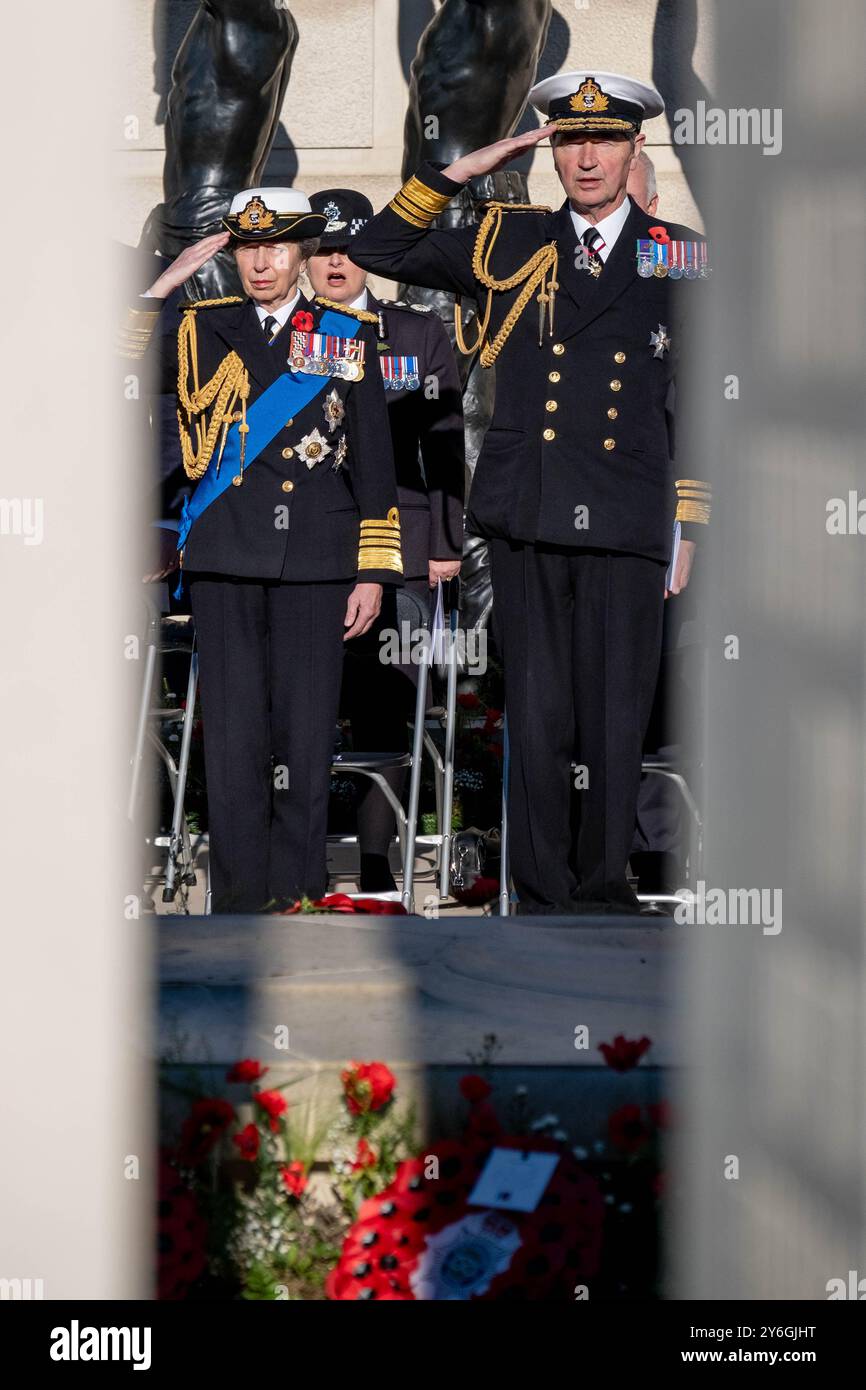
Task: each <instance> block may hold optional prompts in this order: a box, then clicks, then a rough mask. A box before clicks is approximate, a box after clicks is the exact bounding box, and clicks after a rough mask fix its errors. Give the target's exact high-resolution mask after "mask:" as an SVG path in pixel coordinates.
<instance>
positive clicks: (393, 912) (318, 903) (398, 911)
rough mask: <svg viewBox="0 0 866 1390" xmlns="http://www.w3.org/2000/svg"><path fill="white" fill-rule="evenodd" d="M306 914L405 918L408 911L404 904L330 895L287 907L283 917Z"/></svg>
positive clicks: (346, 895)
mask: <svg viewBox="0 0 866 1390" xmlns="http://www.w3.org/2000/svg"><path fill="white" fill-rule="evenodd" d="M299 912H304V913H309V912H361V913H369V914H370V916H378V917H395V916H396V917H405V916H406V909H405V907H404V906H403V904H402V903H395V902H388V901H385V900H382V899H380V898H350V897H349V895H348V893H328V894H327V895H326V896H325V897H324V898H316V899H315V901H313V902H308V903H304V902H302V901H301V900H298V902H296V903H293V904H292V906H291V907H287V908H286V909H285V911H284V912H283V913H282V916H283V917H294V916H295V915H296V914H297V913H299Z"/></svg>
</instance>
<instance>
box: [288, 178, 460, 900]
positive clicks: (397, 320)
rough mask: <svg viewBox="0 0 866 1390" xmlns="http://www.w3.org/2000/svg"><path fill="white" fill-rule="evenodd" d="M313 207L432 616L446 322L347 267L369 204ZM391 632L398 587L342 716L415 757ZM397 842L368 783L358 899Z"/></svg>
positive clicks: (376, 884)
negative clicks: (379, 404) (356, 337)
mask: <svg viewBox="0 0 866 1390" xmlns="http://www.w3.org/2000/svg"><path fill="white" fill-rule="evenodd" d="M310 203H311V205H312V207H313V209H314V211H316V212H320V213H322V215H323V216H324V217H326V218H327V219H328V220H327V223H326V225H325V230H324V232H323V233H322V236H321V237H320V239H319V249H318V250H317V251H316V252H315V254H314V255H313V256H311V257H310V259H309V261H308V262H307V274H308V276H309V278H310V282H311V284H312V286H313V289H314V290H315V291H316V295H317V302H321V303H330V304H331V305H341V306H342V305H349V306H350V307H351V308H353V309H357V310H360V311H366V312H367V313H369V314H371V315H372V316H373V317H374V319H375V323H376V332H377V337H378V342H377V350H378V351H377V356H378V361H379V367H380V370H381V372H382V378H383V381H384V384H385V388H386V399H387V401H388V419H389V422H390V425H391V441H392V444H393V448H394V463H395V466H396V470H397V498H398V505H399V508H400V525H401V542H402V549H403V574H404V579H405V587H406V589H408V590H409V591H411V592H412V593H414V594H415V595H416V597H417V598H418V600H419V612H420V613H422V614H423V615H424V616H425V617H426V616H427V614H428V613H429V601H430V590H431V589H433V588H435V587H436V585H437V584H438V583H439V581H440V580H442V581H446V580H449V579H453V578H454V576H455V575H456V574H458V573H459V571H460V557H461V554H462V549H463V488H464V472H465V450H464V436H463V404H462V399H461V392H460V377H459V374H458V371H457V363H456V361H455V358H454V353H453V351H452V348H451V343H450V342H449V339H448V335H447V333H446V332H445V329H444V328H443V326H442V323H441V320H440V319H439V318H438V317H437V315H436V314H435V313H433V312H432V311H430V310H429V309H427V306H426V305H421V304H416V305H412V306H411V307H410V306H409V305H408V304H400V303H396V304H395V303H393V302H391V301H389V300H380V299H377V298H376V297H375V296H374V295H373V294H372V293H371V292H370V291H369V290H368V289H367V285H366V281H367V272H366V271H364V270H362V269H361V268H360V266H357V265H356V264H355V262H354V261H353V260H352V259H351V251H352V246H353V244H354V239H355V237H356V236H357V234H358V232H359V231H360V230H361V228H362V227H364V226H365V225H366V223H367V222H368V221H369V219H370V218H371V217H372V215H373V207H372V204H371V203H370V201H369V199H367V198H365V197H364V195H363V194H362V193H357V192H355V191H354V190H353V189H349V188H329V189H326V190H325V191H324V192H321V193H314V194H313V195H312V196H311V198H310ZM319 297H320V298H319ZM414 626H415V624H413V627H414ZM388 630H391V631H399V627H398V620H397V611H396V592H395V591H394V590H393V589H392V590H391V591H390V592H389V593H388V594H386V596H385V599H384V602H383V605H382V611H381V613H380V615H379V617H378V619H377V620H376V622H375V624H374V625H373V627H372V628H371V629H370V631H369V632H368V633H366V634H365V635H364V636H362V637H357V638H355V639H354V640H353V641H352V642H350V643H349V644H348V647H347V650H346V665H345V671H344V677H343V697H344V699H343V708H344V712H345V713H346V714H347V715H348V716H349V719H350V721H351V726H352V739H353V744H354V747H355V749H356V750H357V751H361V752H368V753H370V752H388V753H401V752H404V751H408V747H409V743H408V734H407V724H406V720H407V716H408V715H410V714H411V713H412V712H413V711H414V708H415V694H414V688H413V682H414V681H416V680H417V677H418V671H417V666H415V665H412V664H411V663H410V664H408V665H394V664H391V665H386V664H383V663H382V661H380V659H379V657H380V654H381V650H382V648H381V642H380V637H381V635H382V633H383V632H385V631H388ZM405 775H406V774H405V770H404V769H402V768H400V769H394V770H388V771H386V772H385V773H384V776H385V777H386V778H387V780H388V781H389V783H390V785H391V786H392V787H393V789H394V791H395V792H396V793H397V795H398V796H399V795H400V793H401V791H402V788H403V783H404V780H405ZM393 835H394V812H393V811H392V809H391V807H390V806H389V804H388V802H387V800H386V799H385V797H384V796H383V794H382V792H381V791H380V790H379V789H378V787H375V786H373V784H372V783H370V782H369V781H368V780H367V779H363V783H362V787H361V799H360V801H359V803H358V844H359V849H360V855H361V867H360V885H359V886H360V888H361V891H362V892H367V893H378V892H394V891H395V889H396V884H395V883H394V879H393V877H392V875H391V870H390V868H389V865H388V847H389V845H390V843H391V840H392V838H393Z"/></svg>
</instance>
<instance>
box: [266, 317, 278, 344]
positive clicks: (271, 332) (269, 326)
mask: <svg viewBox="0 0 866 1390" xmlns="http://www.w3.org/2000/svg"><path fill="white" fill-rule="evenodd" d="M278 329H279V324H278V323H277V321H276V319H275V318H274V316H273V314H268V316H267V318H266V319H262V332H263V333H264V335H265V337H266V338H267V340H268V344H269V345H270V344H271V343H272V342H273V341H274V338H275V337H276V336H277V330H278Z"/></svg>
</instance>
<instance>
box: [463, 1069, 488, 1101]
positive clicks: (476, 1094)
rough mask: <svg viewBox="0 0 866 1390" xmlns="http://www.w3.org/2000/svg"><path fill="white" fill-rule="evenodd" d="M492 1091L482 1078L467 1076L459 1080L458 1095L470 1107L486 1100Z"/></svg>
mask: <svg viewBox="0 0 866 1390" xmlns="http://www.w3.org/2000/svg"><path fill="white" fill-rule="evenodd" d="M492 1090H493V1087H492V1086H491V1085H490V1082H489V1081H485V1080H484V1077H483V1076H474V1075H468V1076H461V1078H460V1094H461V1096H462V1097H463V1099H464V1100H468V1101H469V1104H470V1105H475V1104H476V1103H477V1102H478V1101H480V1100H486V1099H487V1097H488V1096H489V1095H490V1093H491V1091H492Z"/></svg>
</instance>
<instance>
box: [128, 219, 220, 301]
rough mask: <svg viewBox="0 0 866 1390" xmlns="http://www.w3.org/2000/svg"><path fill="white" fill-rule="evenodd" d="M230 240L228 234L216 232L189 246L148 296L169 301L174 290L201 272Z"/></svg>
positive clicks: (149, 291)
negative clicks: (197, 272) (198, 271)
mask: <svg viewBox="0 0 866 1390" xmlns="http://www.w3.org/2000/svg"><path fill="white" fill-rule="evenodd" d="M228 239H229V233H228V232H214V234H213V235H212V236H206V237H202V239H201V241H196V242H194V243H193V245H192V246H187V247H186V248H185V249H184V250H183V251H181V253H180V255H179V256H178V257H177V258H176V260H173V261H172V263H171V265H170V266H169V267H168V270H164V271H163V272H162V274H161V275H160V277H159V279H158V280H154V282H153V284H152V285H151V287H150V289H149V290H148V294H149V295H151V296H152V297H153V298H154V299H168V296H169V295H170V294H171V293H172V292H173V291H174V290H179V289H180V287H181V285H183V284H185V283H186V281H187V280H188V279H189V277H190V276H191V275H195V273H196V271H197V270H201V268H202V266H203V265H204V263H205V261H209V260H210V258H211V256H215V255H216V253H217V251H221V250H222V249H223V247H224V246H225V244H226V242H227V241H228Z"/></svg>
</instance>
